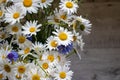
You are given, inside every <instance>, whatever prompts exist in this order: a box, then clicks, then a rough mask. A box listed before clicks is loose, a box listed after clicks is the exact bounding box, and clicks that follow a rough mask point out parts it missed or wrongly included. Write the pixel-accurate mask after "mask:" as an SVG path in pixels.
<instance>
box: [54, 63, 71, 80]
mask: <svg viewBox="0 0 120 80" xmlns="http://www.w3.org/2000/svg"><path fill="white" fill-rule="evenodd" d="M56 67H57V70H56V71H55V74H54V80H71V79H72V75H73V72H72V71H71V70H69V69H70V68H69V66H66V65H64V66H61V65H59V64H58V65H57V66H56Z"/></svg>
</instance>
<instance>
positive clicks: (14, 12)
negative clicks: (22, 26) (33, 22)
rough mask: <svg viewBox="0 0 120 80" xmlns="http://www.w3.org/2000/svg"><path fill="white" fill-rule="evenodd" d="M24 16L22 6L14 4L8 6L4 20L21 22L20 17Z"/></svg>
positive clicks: (12, 22) (11, 22) (13, 22)
mask: <svg viewBox="0 0 120 80" xmlns="http://www.w3.org/2000/svg"><path fill="white" fill-rule="evenodd" d="M24 16H25V15H24V12H23V10H22V9H21V8H20V7H18V6H15V5H12V6H10V7H7V8H6V12H5V18H4V21H5V22H6V23H10V24H11V25H12V24H15V23H16V22H18V23H19V22H20V19H23V18H24Z"/></svg>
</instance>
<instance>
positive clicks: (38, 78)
mask: <svg viewBox="0 0 120 80" xmlns="http://www.w3.org/2000/svg"><path fill="white" fill-rule="evenodd" d="M32 80H40V76H39V75H38V74H34V75H33V76H32Z"/></svg>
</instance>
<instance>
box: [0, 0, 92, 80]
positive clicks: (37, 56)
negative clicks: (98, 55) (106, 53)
mask: <svg viewBox="0 0 120 80" xmlns="http://www.w3.org/2000/svg"><path fill="white" fill-rule="evenodd" d="M58 1H59V3H56V2H55V1H54V0H0V80H71V79H72V76H73V71H71V70H70V64H71V63H70V61H69V60H68V57H69V55H70V54H72V53H76V54H77V55H78V56H79V58H80V54H79V51H82V50H83V46H84V44H85V43H84V42H83V38H82V36H84V35H86V34H89V33H90V31H91V23H90V21H89V20H87V19H85V18H83V17H82V16H81V15H80V16H77V15H75V14H76V13H77V9H78V7H79V6H78V1H77V0H58ZM54 4H57V5H58V6H57V7H55V6H54ZM77 48H80V49H79V51H78V49H77Z"/></svg>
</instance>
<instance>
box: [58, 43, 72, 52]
mask: <svg viewBox="0 0 120 80" xmlns="http://www.w3.org/2000/svg"><path fill="white" fill-rule="evenodd" d="M57 48H58V51H59V52H60V53H62V54H68V53H69V52H70V51H71V50H72V49H73V43H71V44H68V45H67V46H65V45H60V46H58V47H57Z"/></svg>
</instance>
